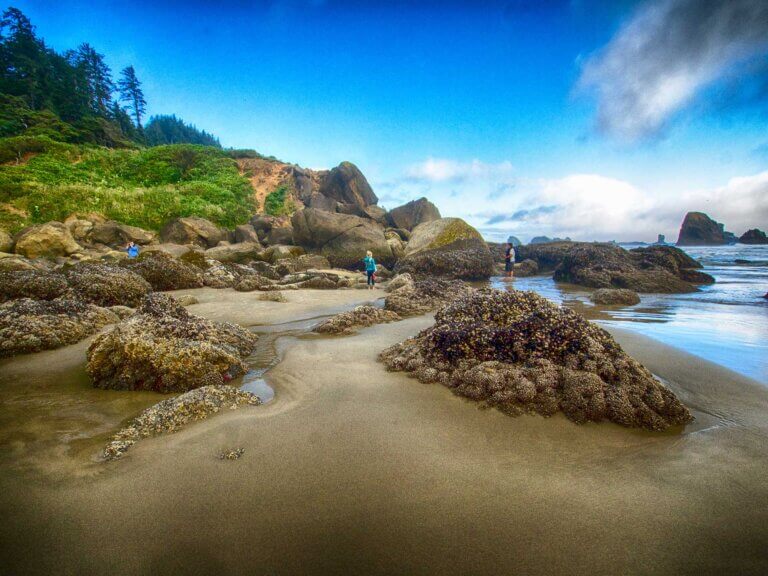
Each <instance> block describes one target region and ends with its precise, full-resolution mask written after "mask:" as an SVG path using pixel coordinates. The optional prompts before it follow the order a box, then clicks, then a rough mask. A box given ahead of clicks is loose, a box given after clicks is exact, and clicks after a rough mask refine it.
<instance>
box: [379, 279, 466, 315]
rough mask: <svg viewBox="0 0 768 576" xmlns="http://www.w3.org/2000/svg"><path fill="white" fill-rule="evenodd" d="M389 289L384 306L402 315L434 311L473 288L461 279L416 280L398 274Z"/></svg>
mask: <svg viewBox="0 0 768 576" xmlns="http://www.w3.org/2000/svg"><path fill="white" fill-rule="evenodd" d="M387 289H388V290H389V294H388V295H387V297H386V298H385V299H384V308H385V309H386V310H390V311H392V312H396V313H397V314H399V315H400V316H418V315H420V314H426V313H427V312H432V311H434V310H436V309H437V308H439V307H440V306H443V305H445V304H447V303H448V302H451V301H452V300H453V299H455V298H458V297H459V296H461V295H464V294H466V293H468V292H469V291H470V290H471V288H470V287H469V286H468V285H467V284H465V283H464V282H462V281H461V280H439V279H428V280H420V281H414V280H413V279H412V278H411V276H410V275H409V274H401V275H399V276H396V277H395V278H394V279H392V281H391V282H390V285H389V286H388V287H387Z"/></svg>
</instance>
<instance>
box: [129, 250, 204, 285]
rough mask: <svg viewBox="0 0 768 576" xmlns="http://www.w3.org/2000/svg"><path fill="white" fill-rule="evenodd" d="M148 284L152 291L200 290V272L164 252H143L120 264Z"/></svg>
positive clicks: (201, 280) (201, 283) (201, 281)
mask: <svg viewBox="0 0 768 576" xmlns="http://www.w3.org/2000/svg"><path fill="white" fill-rule="evenodd" d="M120 265H121V266H125V267H126V268H128V269H129V270H131V271H132V272H135V273H136V274H138V275H139V276H141V277H142V278H144V279H145V280H146V281H147V282H149V283H150V285H151V286H152V289H153V290H161V291H162V290H182V289H184V288H201V287H202V286H203V279H202V274H201V271H200V269H199V268H198V267H196V266H193V265H192V264H187V263H185V262H182V261H180V260H177V259H175V258H174V257H172V256H170V255H168V254H166V253H165V252H144V253H142V254H141V255H140V256H139V257H138V258H136V259H133V260H124V261H123V262H121V263H120Z"/></svg>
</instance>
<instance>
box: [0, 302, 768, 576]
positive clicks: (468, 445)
mask: <svg viewBox="0 0 768 576" xmlns="http://www.w3.org/2000/svg"><path fill="white" fill-rule="evenodd" d="M184 292H185V293H190V294H194V295H195V296H196V297H197V298H198V299H199V300H200V304H198V305H194V306H191V307H190V312H192V313H195V314H199V315H203V316H206V317H209V318H213V319H217V320H230V321H234V322H237V323H240V324H242V325H244V326H258V327H259V328H260V329H263V330H276V329H277V328H276V327H274V325H281V324H286V323H294V324H291V325H292V326H295V325H296V324H295V323H296V322H297V321H307V322H305V324H307V325H310V324H311V322H309V319H315V318H319V317H322V316H326V315H329V314H333V313H336V312H338V311H341V310H344V309H348V308H350V307H352V306H354V305H356V304H358V303H362V302H368V301H370V300H372V299H373V298H375V297H380V296H382V295H383V294H382V292H376V293H374V294H373V295H372V294H371V293H369V292H366V291H365V290H344V291H327V292H325V291H308V290H300V291H296V292H288V293H286V296H287V298H288V300H289V302H288V303H282V304H281V303H271V302H255V298H256V296H255V295H254V294H248V293H245V294H243V293H237V292H234V291H232V290H210V289H200V290H188V291H184ZM430 323H431V318H430V317H429V316H424V317H418V318H412V319H409V320H405V321H402V322H398V323H393V324H387V325H378V326H374V327H371V328H367V329H363V330H361V331H360V332H359V333H358V334H356V335H353V336H344V337H319V336H312V335H308V336H301V337H298V338H297V337H294V336H286V337H283V338H280V339H279V340H278V342H277V344H278V346H277V348H278V350H279V352H280V358H281V360H280V362H279V364H277V365H276V366H275V367H274V368H273V369H272V370H271V371H270V372H268V375H267V380H268V382H269V383H270V385H271V386H272V387H273V388H274V390H275V398H274V400H273V401H272V402H270V403H268V404H266V405H263V406H257V407H248V408H242V409H239V410H237V411H233V412H228V413H225V414H220V415H217V416H215V417H213V418H211V419H209V420H207V421H204V422H201V423H197V424H194V425H191V426H189V427H187V428H186V429H184V430H182V431H181V432H179V433H175V434H171V435H165V436H160V437H156V438H151V439H147V440H142V441H141V442H140V443H139V444H137V445H136V446H135V447H134V448H133V449H132V450H131V452H130V453H129V454H128V455H127V456H126V457H125V458H124V459H122V460H119V461H116V462H110V463H102V462H97V461H95V459H94V456H95V455H96V454H97V453H98V448H99V446H100V444H99V443H100V442H103V439H104V438H106V437H107V436H108V434H109V433H110V431H111V432H113V431H114V430H115V429H116V428H117V427H118V426H119V424H120V422H121V421H122V420H123V419H125V418H126V417H129V416H130V415H131V412H132V411H133V410H134V409H135V411H139V410H140V409H141V408H143V407H146V406H147V405H149V404H151V403H152V400H153V399H154V400H155V401H156V400H157V398H158V397H157V395H152V394H144V395H136V393H120V392H107V391H100V390H99V391H96V390H92V389H90V388H89V386H88V383H87V378H85V374H84V370H83V364H84V350H85V348H86V347H87V342H81V343H79V344H77V345H74V346H70V347H67V348H63V349H60V350H54V351H49V352H43V353H39V354H34V355H27V356H21V357H18V358H15V359H9V360H4V361H2V363H0V374H2V376H0V383H1V384H2V387H3V396H2V408H1V410H2V414H3V416H2V417H1V418H0V438H3V439H4V440H5V441H4V442H3V448H2V452H0V458H1V459H2V460H1V461H2V464H3V466H2V472H1V473H0V493H1V494H2V495H1V496H0V514H2V517H3V518H4V521H3V523H2V525H1V527H0V542H2V544H1V545H0V546H1V553H2V558H3V566H4V568H3V570H2V572H3V573H7V574H51V573H56V574H147V575H149V574H221V573H232V574H350V573H351V574H435V573H441V574H509V573H524V574H764V573H766V571H768V555H766V549H768V509H766V507H765V505H764V503H765V502H766V500H767V499H768V484H767V483H766V480H765V477H766V471H768V469H767V466H766V462H767V461H768V460H767V457H768V423H766V420H765V417H764V415H765V413H766V410H768V389H766V388H765V387H764V386H761V385H760V384H759V383H757V382H754V381H752V380H750V379H748V378H746V377H743V376H740V375H738V374H736V373H734V372H731V371H728V370H726V369H724V368H721V367H718V366H716V365H714V364H711V363H709V362H706V361H704V360H702V359H700V358H697V357H694V356H691V355H688V354H685V353H683V352H680V351H677V350H675V349H672V348H670V347H667V346H664V345H662V344H659V343H657V342H655V341H653V340H650V339H648V338H645V337H642V336H638V335H635V334H631V333H629V332H625V331H620V330H612V333H613V334H614V336H615V337H616V339H617V340H618V341H619V342H620V343H621V344H622V346H624V348H625V350H626V351H627V352H628V353H629V354H631V355H633V356H635V357H636V358H638V359H639V360H640V361H642V362H643V363H644V364H646V366H648V367H649V368H650V369H651V370H652V371H653V372H654V373H655V374H656V375H658V376H659V377H661V378H663V379H664V380H665V381H666V382H667V383H668V385H669V386H670V387H671V388H672V389H673V391H674V392H675V393H676V394H677V395H678V396H679V397H680V399H681V400H682V401H683V402H685V403H686V404H687V405H688V406H689V407H690V408H691V409H692V411H693V412H694V414H695V416H696V418H697V420H696V422H694V423H693V424H692V425H691V426H689V427H688V428H687V429H686V430H685V431H684V433H682V434H653V433H648V432H638V431H634V430H628V429H624V428H621V427H619V426H616V425H612V424H589V425H583V426H579V425H576V424H573V423H572V422H570V421H568V420H567V419H566V418H564V417H562V416H560V415H558V416H556V417H553V418H549V419H544V418H541V417H538V416H523V417H519V418H511V417H508V416H505V415H503V414H501V413H499V412H497V411H494V410H479V409H478V408H477V407H476V405H474V404H472V403H470V402H468V401H465V400H463V399H460V398H458V397H456V396H454V395H452V394H451V392H450V391H449V390H447V389H446V388H444V387H441V386H437V385H424V384H420V383H418V382H417V381H416V380H413V379H410V378H408V377H407V376H405V375H403V374H401V373H388V372H386V371H385V370H384V367H383V366H382V365H381V364H380V363H378V362H377V361H376V357H377V354H378V353H379V351H381V350H382V349H383V348H385V347H386V346H389V345H391V344H393V343H395V342H399V341H401V340H403V339H405V338H406V337H408V336H411V335H414V334H415V333H417V332H418V331H419V330H421V329H423V328H425V327H427V326H429V325H430ZM299 324H301V322H300V323H299ZM20 387H30V388H32V390H34V391H35V394H36V395H40V396H42V397H43V398H46V394H50V393H52V390H56V391H58V392H61V389H62V388H63V389H64V391H69V393H70V395H73V394H74V393H75V392H78V393H80V392H82V393H84V394H93V395H99V396H101V397H107V395H113V396H112V398H114V400H111V401H109V402H108V403H107V404H106V406H107V407H106V408H104V407H103V406H102V407H101V408H100V409H99V410H97V411H95V412H94V416H93V418H92V423H91V424H90V425H89V426H88V427H86V428H87V430H88V434H89V437H88V438H87V439H83V440H82V441H80V442H79V443H78V442H75V443H70V444H68V448H59V449H54V445H53V444H51V443H49V442H46V441H44V436H45V434H46V433H50V432H51V430H56V431H57V433H58V434H60V433H61V429H62V426H59V427H51V426H50V421H49V420H50V418H53V417H54V416H56V417H58V418H59V419H60V420H61V421H62V422H66V421H67V419H66V417H67V413H66V410H57V411H55V412H52V411H51V410H50V408H49V420H46V418H45V408H44V405H45V402H41V403H40V405H35V406H34V408H32V407H22V408H23V410H25V411H28V412H29V414H31V415H32V416H34V418H32V419H31V420H32V422H30V421H25V420H23V419H20V418H19V415H20V413H21V412H22V409H21V408H19V407H18V406H15V405H14V403H13V398H16V396H15V393H14V390H16V391H17V392H18V390H19V389H20ZM130 394H133V396H130V397H129V398H130V399H129V398H128V395H130ZM90 401H93V402H97V400H96V398H95V396H93V397H86V399H84V400H81V402H84V403H88V402H90ZM100 402H101V403H102V404H103V403H104V401H103V400H100ZM126 402H129V403H130V404H129V405H126V404H125V403H126ZM80 408H82V406H81V407H80ZM72 410H75V408H73V409H72ZM11 414H12V415H13V417H14V418H16V419H17V420H15V421H14V420H12V419H11V417H10V416H9V415H11ZM105 414H107V415H106V416H105ZM97 416H98V417H97ZM14 422H18V423H17V424H15V425H14ZM73 422H74V421H71V422H69V425H70V426H73V425H74V424H73ZM56 444H57V445H58V444H60V443H56ZM232 448H244V449H245V452H244V454H243V456H242V457H241V458H240V459H239V460H236V461H226V460H224V461H222V460H219V459H218V458H217V454H218V453H219V452H220V451H222V450H227V449H232Z"/></svg>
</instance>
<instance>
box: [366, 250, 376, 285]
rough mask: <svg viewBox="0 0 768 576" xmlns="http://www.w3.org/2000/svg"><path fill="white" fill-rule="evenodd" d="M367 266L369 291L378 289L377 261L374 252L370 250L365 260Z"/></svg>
mask: <svg viewBox="0 0 768 576" xmlns="http://www.w3.org/2000/svg"><path fill="white" fill-rule="evenodd" d="M363 264H365V273H366V274H367V275H368V290H373V289H374V288H375V287H376V260H374V259H373V252H371V251H370V250H368V252H366V253H365V258H363Z"/></svg>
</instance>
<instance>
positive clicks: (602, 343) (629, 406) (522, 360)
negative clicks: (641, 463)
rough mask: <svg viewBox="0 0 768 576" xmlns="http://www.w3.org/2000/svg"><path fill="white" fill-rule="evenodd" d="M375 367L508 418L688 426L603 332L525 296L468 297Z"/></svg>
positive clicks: (684, 415) (676, 406)
mask: <svg viewBox="0 0 768 576" xmlns="http://www.w3.org/2000/svg"><path fill="white" fill-rule="evenodd" d="M380 359H381V360H382V361H383V362H384V364H385V365H386V366H387V368H388V369H389V370H397V371H404V372H408V373H411V374H413V375H414V376H415V377H416V378H418V379H419V380H420V381H421V382H425V383H433V382H435V383H440V384H443V385H445V386H447V387H449V388H451V389H452V390H453V391H454V392H455V393H456V394H458V395H461V396H464V397H466V398H469V399H471V400H475V401H478V402H481V403H482V404H483V405H485V406H489V407H495V408H497V409H499V410H500V411H502V412H504V413H506V414H509V415H518V414H524V413H538V414H542V415H544V416H552V415H554V414H555V413H557V412H562V413H563V414H564V415H565V416H566V417H568V418H569V419H571V420H573V421H574V422H577V423H584V422H600V421H603V420H607V421H610V422H615V423H616V424H620V425H622V426H628V427H633V428H645V429H648V430H659V431H660V430H666V429H668V428H670V427H675V426H682V425H684V424H687V423H689V422H691V421H692V420H693V417H692V416H691V414H690V412H689V411H688V409H687V408H686V407H685V406H684V405H683V404H682V403H681V402H680V401H679V400H678V399H677V397H676V396H675V395H674V393H672V391H670V390H669V389H668V388H666V387H665V386H664V385H663V384H662V383H661V382H659V381H658V380H657V379H656V378H654V377H653V375H652V374H651V373H650V372H649V371H648V370H647V369H646V368H645V367H644V366H642V365H641V364H640V363H639V362H637V361H636V360H634V359H633V358H631V357H629V356H628V355H627V354H626V353H624V351H623V350H622V349H621V346H619V344H618V343H616V341H615V340H614V339H613V338H612V337H611V336H610V334H608V332H606V331H605V330H603V329H602V328H600V327H599V326H597V325H596V324H593V323H591V322H588V321H587V320H586V319H585V318H584V317H582V316H581V315H579V314H577V313H576V312H574V311H573V310H570V309H568V308H564V307H560V306H558V305H556V304H554V303H552V302H550V301H548V300H547V299H546V298H543V297H541V296H539V295H537V294H535V293H533V292H521V291H511V292H506V291H500V290H480V291H473V292H471V293H469V294H467V295H465V296H462V297H460V298H458V299H456V300H454V301H453V302H452V303H450V304H448V305H447V306H445V307H444V308H441V309H440V310H438V312H437V313H436V314H435V324H434V326H432V327H431V328H428V329H427V330H423V331H422V332H420V333H419V334H418V335H417V336H416V337H414V338H410V339H408V340H406V341H405V342H402V343H400V344H396V345H395V346H392V347H391V348H389V349H387V350H385V351H384V352H382V353H381V355H380Z"/></svg>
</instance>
